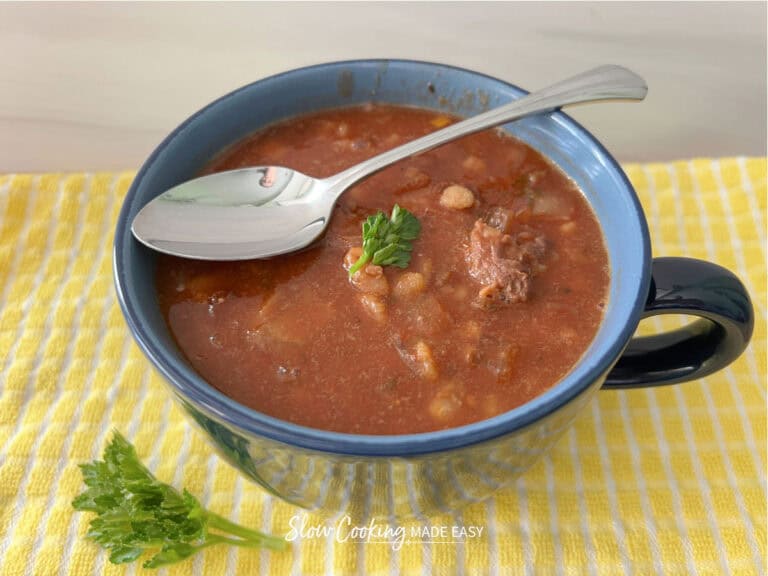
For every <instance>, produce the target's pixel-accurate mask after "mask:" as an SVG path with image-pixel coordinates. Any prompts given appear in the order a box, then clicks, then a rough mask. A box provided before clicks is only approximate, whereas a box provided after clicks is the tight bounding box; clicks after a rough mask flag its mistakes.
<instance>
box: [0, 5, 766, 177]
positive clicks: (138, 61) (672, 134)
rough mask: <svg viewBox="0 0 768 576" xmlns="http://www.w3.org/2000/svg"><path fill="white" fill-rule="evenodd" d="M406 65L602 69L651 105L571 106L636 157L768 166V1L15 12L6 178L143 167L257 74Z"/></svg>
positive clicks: (7, 29) (0, 71)
mask: <svg viewBox="0 0 768 576" xmlns="http://www.w3.org/2000/svg"><path fill="white" fill-rule="evenodd" d="M364 57H399V58H414V59H424V60H433V61H440V62H445V63H450V64H454V65H458V66H464V67H468V68H473V69H476V70H479V71H482V72H485V73H488V74H491V75H494V76H497V77H500V78H504V79H507V80H509V81H511V82H514V83H516V84H518V85H520V86H522V87H524V88H527V89H536V88H538V87H542V86H544V85H546V84H548V83H550V82H552V81H555V80H557V79H560V78H562V77H565V76H567V75H570V74H573V73H576V72H579V71H581V70H583V69H586V68H590V67H592V66H595V65H598V64H603V63H617V64H623V65H625V66H628V67H630V68H632V69H634V70H636V71H637V72H638V73H640V74H642V75H643V76H644V77H645V78H646V79H647V80H648V84H649V86H650V92H649V96H648V98H647V100H646V101H645V102H644V103H642V104H617V103H611V104H602V105H597V106H584V107H581V108H578V109H572V112H571V113H572V114H573V116H574V117H576V118H577V119H578V120H579V121H581V122H582V123H583V124H585V125H586V126H587V127H588V128H589V129H590V130H592V131H593V132H594V133H595V134H596V135H597V136H598V137H599V138H600V139H601V140H602V141H603V142H604V143H605V144H606V145H607V146H608V148H609V149H610V150H611V151H612V152H613V153H614V154H615V155H616V156H617V157H618V158H619V159H620V160H624V161H630V160H635V161H650V160H672V159H676V158H689V157H693V156H726V155H737V154H738V155H740V154H745V155H765V153H766V3H765V2H748V3H737V2H727V3H716V2H712V3H709V2H706V3H695V2H694V3H682V2H681V3H644V2H643V3H634V2H626V3H625V2H616V3H613V2H611V3H594V2H579V3H556V2H547V3H517V2H494V3H480V2H472V3H469V2H468V3H462V2H459V3H438V2H427V3H399V2H383V3H351V2H343V3H326V2H310V3H304V2H295V3H272V2H258V3H233V4H208V3H194V4H184V3H173V4H154V3H152V4H149V3H148V4H144V3H142V4H122V3H105V4H101V3H100V4H80V3H51V4H48V3H31V4H26V3H0V171H1V172H19V171H51V170H76V171H80V170H101V169H103V170H112V169H123V168H127V169H132V168H137V167H138V166H139V165H140V164H141V162H142V161H143V159H144V158H145V157H146V156H147V155H148V154H149V153H150V151H151V150H152V149H153V148H154V146H155V145H157V144H158V143H159V142H160V140H161V139H162V138H163V137H164V135H165V134H167V133H168V132H169V131H170V130H171V129H173V127H174V126H176V125H177V124H178V123H179V122H181V121H182V120H183V119H184V118H186V117H187V116H188V115H189V114H191V113H192V112H194V111H195V110H197V109H198V108H200V107H201V106H203V105H204V104H206V103H207V102H209V101H210V100H212V99H214V98H216V97H218V96H220V95H222V94H224V93H226V92H228V91H230V90H233V89H235V88H237V87H239V86H241V85H243V84H246V83H248V82H251V81H253V80H256V79H258V78H261V77H264V76H267V75H270V74H273V73H275V72H280V71H283V70H288V69H291V68H295V67H299V66H303V65H308V64H314V63H318V62H323V61H331V60H341V59H350V58H364Z"/></svg>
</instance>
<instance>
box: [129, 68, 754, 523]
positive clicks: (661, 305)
mask: <svg viewBox="0 0 768 576" xmlns="http://www.w3.org/2000/svg"><path fill="white" fill-rule="evenodd" d="M524 94H526V92H525V91H524V90H521V89H520V88H517V87H515V86H512V85H510V84H507V83H506V82H503V81H501V80H497V79H494V78H490V77H488V76H485V75H482V74H479V73H477V72H471V71H468V70H463V69H459V68H454V67H451V66H444V65H440V64H432V63H426V62H413V61H403V60H361V61H349V62H336V63H329V64H321V65H318V66H312V67H309V68H302V69H299V70H293V71H290V72H286V73H283V74H278V75H277V76H272V77H270V78H266V79H264V80H260V81H258V82H255V83H253V84H249V85H248V86H245V87H243V88H241V89H239V90H236V91H234V92H232V93H230V94H228V95H226V96H224V97H222V98H220V99H219V100H216V101H215V102H213V103H212V104H210V105H208V106H206V107H205V108H203V109H202V110H200V111H199V112H197V113H196V114H194V115H193V116H192V117H191V118H189V119H188V120H186V121H185V122H184V123H183V124H181V126H179V127H178V128H177V129H176V130H174V132H173V133H172V134H171V135H170V136H168V137H167V138H166V139H165V140H164V141H163V142H162V143H161V144H160V146H158V148H157V149H156V150H155V151H154V152H153V153H152V155H151V156H150V157H149V159H148V160H147V161H146V163H145V164H144V166H143V167H142V168H141V170H140V172H139V173H138V175H137V176H136V179H135V180H134V182H133V185H132V186H131V188H130V190H129V191H128V195H127V196H126V198H125V203H124V205H123V207H122V211H121V213H120V216H119V220H118V224H117V230H116V234H115V245H114V250H115V253H114V274H115V283H116V287H117V292H118V295H119V300H120V304H121V306H122V309H123V313H124V315H125V318H126V320H127V322H128V325H129V327H130V329H131V331H132V333H133V336H134V337H135V338H136V341H137V342H138V344H139V346H140V347H141V348H142V350H143V351H144V353H145V354H146V355H147V357H148V358H149V359H150V361H151V362H152V363H153V364H154V366H155V368H157V369H158V370H159V371H160V373H162V374H163V376H164V377H165V379H166V380H167V382H168V383H169V385H170V387H171V390H172V391H173V392H174V394H175V396H176V398H177V399H178V400H179V401H180V402H181V404H182V405H183V407H184V409H185V410H186V412H187V413H188V414H189V415H191V417H192V418H193V419H194V420H195V421H196V422H197V423H198V424H199V425H200V427H201V428H202V429H203V430H204V431H205V432H206V433H207V435H208V436H209V438H210V439H211V440H212V442H213V444H214V445H215V446H216V447H217V448H218V449H219V451H220V453H221V454H223V455H224V456H225V457H226V458H227V459H228V460H229V461H230V462H231V463H232V464H233V465H234V466H235V467H237V469H238V470H240V471H241V472H242V473H243V474H245V475H246V476H248V477H249V478H251V479H253V480H254V481H255V482H258V483H259V484H260V485H261V486H263V487H264V488H265V489H266V490H268V491H269V492H270V493H272V494H274V495H276V496H279V497H280V498H282V499H284V500H286V501H289V502H291V503H294V504H296V505H297V506H301V507H303V508H305V509H308V510H312V511H315V512H320V513H326V514H333V513H345V514H348V515H349V516H350V518H352V519H354V520H361V519H365V518H372V517H377V516H383V517H389V518H404V517H409V516H420V515H422V514H432V513H437V512H450V511H452V510H455V509H456V508H458V507H460V506H462V505H463V504H466V503H468V502H473V501H478V500H482V499H484V498H486V497H488V496H490V495H491V494H492V493H493V492H494V491H495V490H497V489H499V488H501V487H504V486H506V485H508V484H509V483H510V482H511V481H512V480H513V479H514V478H515V477H516V476H517V475H519V474H520V473H521V472H522V471H524V470H525V469H526V468H528V467H529V466H530V465H531V464H532V463H533V462H534V461H535V460H536V458H537V457H538V456H539V455H540V454H542V453H543V452H545V451H546V450H547V449H548V448H549V447H550V446H552V444H553V443H554V442H555V441H556V440H557V438H558V437H559V436H560V435H561V433H562V432H563V431H564V430H565V429H566V428H567V427H568V426H569V425H570V423H571V422H572V420H573V419H574V418H575V417H576V415H577V414H578V413H579V411H580V410H581V409H582V408H584V406H585V405H586V404H587V403H588V402H589V401H590V399H591V398H592V397H593V396H594V394H596V393H597V391H598V390H600V389H601V388H619V387H635V386H652V385H657V384H672V383H677V382H683V381H686V380H691V379H695V378H700V377H702V376H705V375H707V374H710V373H712V372H715V371H717V370H719V369H721V368H723V367H724V366H726V365H727V364H729V363H730V362H731V361H733V360H734V359H735V358H736V357H738V356H739V354H741V352H742V351H743V350H744V348H745V347H746V346H747V343H748V342H749V338H750V336H751V333H752V326H753V310H752V304H751V302H750V299H749V295H748V294H747V292H746V290H745V288H744V286H743V285H742V283H741V282H740V281H739V280H738V278H736V277H735V276H734V275H733V274H731V273H730V272H729V271H727V270H725V269H723V268H721V267H719V266H716V265H714V264H710V263H707V262H703V261H700V260H692V259H688V258H657V259H651V251H650V242H649V237H648V230H647V224H646V221H645V217H644V215H643V212H642V209H641V207H640V204H639V202H638V199H637V197H636V195H635V192H634V190H633V189H632V186H631V185H630V183H629V181H628V180H627V178H626V176H625V175H624V173H623V172H622V170H621V168H620V167H619V166H618V164H617V163H616V161H615V160H614V159H613V158H612V157H611V156H610V155H609V154H608V152H607V151H606V150H605V149H604V148H603V147H602V146H601V145H600V144H599V143H598V142H597V141H596V140H595V139H594V137H592V136H591V135H590V134H589V133H588V132H587V131H586V130H584V128H582V127H581V126H579V125H578V124H577V123H576V122H574V121H573V120H571V119H570V118H569V117H568V116H566V115H565V114H563V113H561V112H553V113H550V114H546V115H539V116H535V117H529V118H526V119H523V120H519V121H517V122H514V123H512V124H509V125H506V126H504V127H503V128H504V129H505V130H506V131H508V132H509V133H510V134H512V135H514V136H515V137H516V138H518V139H520V140H522V141H524V142H526V143H527V144H528V145H530V146H532V147H533V148H535V149H536V150H538V151H539V152H540V153H542V154H543V155H544V156H547V157H548V158H550V159H551V160H552V161H553V162H554V163H555V164H557V165H558V166H559V167H560V168H561V169H562V170H563V171H564V172H565V173H566V174H567V175H568V176H569V177H570V178H572V179H573V180H574V181H575V182H576V184H577V185H578V186H579V188H580V189H581V190H582V192H583V194H584V195H585V197H586V199H587V200H588V202H589V203H590V205H591V206H592V209H593V210H594V212H595V214H596V215H597V218H598V220H599V221H600V224H601V227H602V231H603V235H604V238H605V244H606V247H607V250H608V257H609V260H610V269H611V280H610V288H609V297H608V301H607V305H606V309H605V316H604V319H603V321H602V324H601V325H600V328H599V330H598V332H597V335H596V336H595V338H594V341H593V342H592V344H591V345H590V346H589V348H588V349H587V351H586V352H585V353H584V355H583V357H582V358H581V360H580V361H579V362H578V364H576V365H575V366H574V367H573V369H572V370H571V371H570V372H569V373H568V374H567V375H566V376H565V377H564V378H563V379H562V380H561V381H560V382H559V383H557V384H556V385H555V386H553V387H552V388H551V389H549V390H547V391H546V392H545V393H543V394H542V395H540V396H538V397H537V398H535V399H533V400H531V401H530V402H528V403H526V404H524V405H522V406H519V407H518V408H515V409H513V410H510V411H509V412H506V413H504V414H500V415H498V416H495V417H493V418H490V419H487V420H483V421H480V422H475V423H473V424H469V425H466V426H461V427H458V428H453V429H449V430H441V431H438V432H429V433H423V434H403V435H392V436H369V435H355V434H342V433H338V432H328V431H325V430H317V429H313V428H308V427H304V426H298V425H296V424H292V423H290V422H286V421H283V420H279V419H276V418H273V417H271V416H268V415H266V414H262V413H260V412H257V411H255V410H252V409H250V408H247V407H245V406H243V405H240V404H238V403H237V402H235V401H234V400H231V399H230V398H228V397H227V396H225V395H223V394H222V393H221V392H219V391H218V390H217V389H215V388H214V387H212V386H211V385H209V384H208V383H206V382H205V381H204V380H203V379H202V378H201V377H200V376H199V375H198V374H197V373H196V372H195V371H194V370H193V369H192V367H191V366H190V365H189V363H188V362H187V361H186V360H185V358H184V356H183V354H182V353H181V351H180V350H179V349H178V347H177V346H176V344H175V342H174V340H173V338H172V336H171V335H170V333H169V330H168V327H167V326H166V324H165V321H164V319H163V316H162V314H161V312H160V308H159V306H158V302H157V296H156V294H155V282H154V275H155V261H156V260H155V254H154V253H153V252H152V251H150V250H148V249H147V248H145V247H144V246H143V245H141V244H139V243H138V242H137V241H135V240H134V239H133V237H132V236H131V231H130V224H131V221H132V220H133V217H134V216H135V215H136V213H137V212H138V211H139V209H141V207H142V206H143V205H144V204H146V203H147V202H148V201H149V200H151V199H152V198H154V197H155V196H157V195H158V194H160V193H161V192H163V191H165V190H167V189H168V188H171V187H172V186H175V185H176V184H179V183H180V182H182V181H184V180H188V179H190V178H193V177H195V176H196V175H197V174H198V173H199V172H200V170H201V169H202V167H203V166H204V165H205V164H206V163H207V162H208V161H209V160H210V159H211V158H212V157H213V156H214V155H215V154H216V153H217V152H219V151H220V150H222V149H224V148H226V147H227V146H229V145H230V144H232V143H234V142H236V141H238V140H240V139H241V138H243V137H245V136H247V135H248V134H250V133H252V132H254V131H256V130H258V129H259V128H261V127H263V126H266V125H267V124H271V123H273V122H275V121H278V120H281V119H285V118H289V117H292V116H296V115H300V114H303V113H307V112H312V111H317V110H322V109H326V108H336V107H341V106H351V105H357V104H362V103H364V102H369V101H375V102H381V103H390V104H400V105H410V106H418V107H423V108H431V109H435V110H444V111H448V112H451V113H454V114H458V115H464V116H469V115H474V114H478V113H480V112H482V111H484V110H485V109H488V108H492V107H496V106H499V105H501V104H503V103H504V102H507V101H509V100H511V99H515V98H519V97H521V96H523V95H524ZM670 313H671V314H686V315H693V316H697V317H698V319H697V320H696V321H694V322H692V323H690V324H688V325H687V326H685V327H683V328H679V329H676V330H673V331H670V332H666V333H662V334H658V335H655V336H647V337H635V338H633V333H634V332H635V330H636V328H637V325H638V323H639V321H640V319H641V318H643V317H646V316H650V315H654V314H670Z"/></svg>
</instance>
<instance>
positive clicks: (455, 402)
mask: <svg viewBox="0 0 768 576" xmlns="http://www.w3.org/2000/svg"><path fill="white" fill-rule="evenodd" d="M462 403H463V402H462V394H461V388H460V386H458V385H456V384H455V383H453V382H449V383H448V384H445V385H443V386H442V387H440V389H439V390H438V391H437V393H436V394H435V396H434V398H432V400H431V401H430V403H429V414H430V415H431V416H432V418H433V419H435V420H437V421H438V422H447V421H448V420H450V419H451V418H452V417H453V416H454V415H455V414H456V412H458V410H459V408H461V405H462Z"/></svg>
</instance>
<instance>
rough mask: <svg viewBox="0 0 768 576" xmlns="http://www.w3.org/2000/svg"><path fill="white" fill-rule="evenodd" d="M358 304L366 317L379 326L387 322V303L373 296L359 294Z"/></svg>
mask: <svg viewBox="0 0 768 576" xmlns="http://www.w3.org/2000/svg"><path fill="white" fill-rule="evenodd" d="M359 299H360V303H361V304H362V305H363V308H364V309H365V311H366V312H367V313H368V315H369V316H370V317H371V318H373V319H374V320H376V322H378V323H380V324H384V323H385V322H386V321H387V303H386V302H384V300H383V299H382V298H381V297H379V296H376V295H375V294H360V296H359Z"/></svg>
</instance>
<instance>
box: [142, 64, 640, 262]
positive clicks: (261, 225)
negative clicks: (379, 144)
mask: <svg viewBox="0 0 768 576" xmlns="http://www.w3.org/2000/svg"><path fill="white" fill-rule="evenodd" d="M647 91H648V88H647V86H646V84H645V81H644V80H643V79H642V78H640V77H639V76H638V75H637V74H635V73H633V72H631V71H629V70H627V69H626V68H622V67H620V66H601V67H599V68H595V69H593V70H589V71H587V72H583V73H582V74H579V75H577V76H574V77H572V78H569V79H567V80H563V81H562V82H558V83H557V84H554V85H552V86H550V87H548V88H544V89H543V90H539V91H537V92H533V93H531V94H529V95H527V96H525V97H523V98H520V99H518V100H515V101H513V102H511V103H509V104H506V105H504V106H500V107H498V108H494V109H493V110H490V111H488V112H485V113H483V114H480V115H478V116H474V117H472V118H468V119H467V120H464V121H462V122H458V123H456V124H453V125H451V126H448V127H447V128H444V129H442V130H438V131H437V132H433V133H431V134H428V135H426V136H424V137H422V138H418V139H417V140H413V141H411V142H408V143H407V144H403V145H402V146H398V147H397V148H393V149H392V150H389V151H387V152H384V153H383V154H380V155H378V156H375V157H373V158H371V159H369V160H366V161H365V162H361V163H360V164H357V165H356V166H353V167H351V168H349V169H347V170H344V171H343V172H341V173H339V174H336V175H335V176H331V177H330V178H323V179H316V178H312V177H310V176H307V175H305V174H302V173H301V172H297V171H296V170H291V169H290V168H284V167H280V166H262V167H255V168H245V169H242V170H232V171H228V172H219V173H216V174H212V175H210V176H203V177H202V178H196V179H194V180H189V181H188V182H184V183H183V184H179V185H178V186H175V187H174V188H171V189H170V190H168V191H167V192H164V193H163V194H160V195H159V196H158V197H156V198H155V199H153V200H151V201H150V202H149V203H148V204H147V205H146V206H144V207H143V208H142V209H141V211H140V212H139V213H138V214H137V215H136V217H135V218H134V220H133V224H132V227H131V230H132V231H133V234H134V236H135V237H136V238H137V239H138V240H139V241H140V242H142V243H143V244H146V245H147V246H149V247H150V248H153V249H155V250H158V251H160V252H165V253H167V254H173V255H175V256H183V257H187V258H198V259H203V260H246V259H250V258H265V257H268V256H275V255H278V254H285V253H287V252H293V251H296V250H299V249H301V248H304V247H305V246H307V245H309V244H311V243H312V241H313V240H315V239H316V238H317V237H318V236H319V235H320V234H321V233H322V232H323V230H325V227H326V226H327V225H328V221H329V220H330V216H331V211H332V210H333V207H334V204H335V203H336V200H337V199H338V198H339V196H341V194H343V193H344V191H345V190H347V189H348V188H349V187H350V186H352V185H353V184H355V183H357V182H358V181H360V180H361V179H363V178H365V177H367V176H370V175H371V174H374V173H375V172H378V171H379V170H381V169H382V168H386V167H387V166H389V165H390V164H393V163H395V162H397V161H398V160H402V159H403V158H407V157H409V156H413V155H415V154H418V153H419V152H424V151H426V150H430V149H432V148H435V147H437V146H440V145H442V144H445V143H446V142H450V141H451V140H455V139H456V138H460V137H462V136H466V135H468V134H472V133H474V132H478V131H480V130H484V129H486V128H490V127H492V126H498V125H499V124H504V123H506V122H510V121H512V120H516V119H518V118H521V117H523V116H529V115H531V114H537V113H542V112H549V111H552V110H555V109H557V108H559V107H561V106H565V105H568V104H576V103H579V102H589V101H592V100H607V99H617V98H620V99H632V100H642V99H643V98H644V97H645V95H646V93H647Z"/></svg>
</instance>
